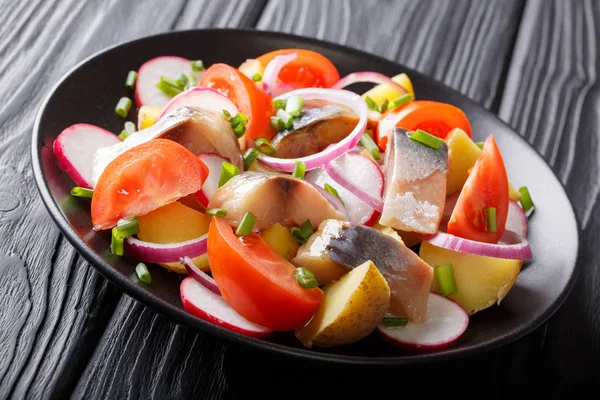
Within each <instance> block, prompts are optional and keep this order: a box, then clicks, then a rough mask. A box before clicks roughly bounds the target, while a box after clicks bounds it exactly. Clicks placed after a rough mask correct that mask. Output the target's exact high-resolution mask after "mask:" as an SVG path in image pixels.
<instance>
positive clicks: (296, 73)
mask: <svg viewBox="0 0 600 400" xmlns="http://www.w3.org/2000/svg"><path fill="white" fill-rule="evenodd" d="M288 53H296V54H297V55H298V56H297V57H296V59H295V60H294V61H292V62H290V63H289V64H287V65H286V66H285V67H283V68H282V69H281V72H279V79H280V80H281V81H282V82H284V83H289V84H291V85H294V86H297V87H299V88H307V87H322V88H329V87H331V86H333V85H334V84H335V83H336V82H337V81H339V80H340V73H339V72H338V70H337V68H336V67H335V65H333V63H332V62H331V61H329V59H328V58H327V57H325V56H324V55H322V54H319V53H317V52H316V51H312V50H305V49H282V50H275V51H272V52H270V53H266V54H263V55H262V56H260V57H258V58H257V60H258V61H259V62H260V63H261V64H262V65H263V66H265V67H266V66H267V64H268V63H269V62H270V61H271V60H272V59H274V58H275V57H276V56H279V55H282V54H288Z"/></svg>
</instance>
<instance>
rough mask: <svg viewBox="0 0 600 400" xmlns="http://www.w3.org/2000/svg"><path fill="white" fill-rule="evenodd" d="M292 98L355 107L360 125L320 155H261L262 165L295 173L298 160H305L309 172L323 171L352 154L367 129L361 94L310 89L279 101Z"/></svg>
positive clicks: (285, 95) (365, 109)
mask: <svg viewBox="0 0 600 400" xmlns="http://www.w3.org/2000/svg"><path fill="white" fill-rule="evenodd" d="M291 96H300V97H303V98H304V100H317V99H318V100H327V101H330V102H332V103H338V104H343V105H345V106H347V107H349V108H351V109H352V110H353V111H354V112H355V113H356V114H357V115H358V118H359V120H358V123H357V124H356V126H355V127H354V130H353V131H352V132H350V134H349V135H348V136H346V137H345V138H344V139H342V140H340V141H339V142H338V143H335V144H333V145H330V146H328V147H327V148H326V149H325V150H323V151H321V152H319V153H316V154H311V155H310V156H306V157H300V158H277V157H269V156H267V155H265V154H261V155H260V157H259V158H258V159H259V160H260V162H262V163H263V164H265V165H266V166H268V167H270V168H273V169H276V170H278V171H284V172H292V171H294V165H295V164H296V161H301V162H303V163H304V164H305V165H306V170H307V171H310V170H313V169H315V168H319V167H321V166H323V165H324V164H326V163H328V162H329V161H332V160H334V159H336V158H337V157H339V156H341V155H342V154H345V153H347V152H349V151H351V150H352V149H353V148H354V146H356V145H357V144H358V142H359V141H360V138H361V137H362V134H363V132H364V131H365V128H366V126H367V105H366V104H365V102H364V101H363V99H361V97H360V96H359V95H357V94H356V93H353V92H350V91H347V90H336V89H320V88H307V89H298V90H293V91H291V92H287V93H285V94H283V95H281V96H279V97H277V98H276V100H279V99H288V98H290V97H291Z"/></svg>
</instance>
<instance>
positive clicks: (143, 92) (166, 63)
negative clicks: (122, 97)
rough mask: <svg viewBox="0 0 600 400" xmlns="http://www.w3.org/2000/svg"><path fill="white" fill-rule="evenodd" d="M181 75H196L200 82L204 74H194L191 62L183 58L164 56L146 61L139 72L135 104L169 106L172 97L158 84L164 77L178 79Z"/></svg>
mask: <svg viewBox="0 0 600 400" xmlns="http://www.w3.org/2000/svg"><path fill="white" fill-rule="evenodd" d="M181 74H186V75H188V76H189V75H194V76H195V77H196V79H197V81H198V82H200V79H202V75H203V72H194V71H193V70H192V64H191V61H190V60H188V59H186V58H182V57H175V56H163V57H156V58H153V59H151V60H148V61H146V62H145V63H144V64H143V65H142V66H141V67H140V69H139V70H138V78H137V81H136V83H135V102H136V103H137V105H138V107H140V106H142V105H144V104H149V105H151V106H164V105H165V104H167V103H168V102H169V100H171V97H169V96H167V95H166V94H164V93H163V92H162V91H160V89H158V88H157V87H156V84H157V83H158V82H159V81H160V77H161V76H162V75H164V76H166V77H169V78H173V79H178V78H179V76H180V75H181Z"/></svg>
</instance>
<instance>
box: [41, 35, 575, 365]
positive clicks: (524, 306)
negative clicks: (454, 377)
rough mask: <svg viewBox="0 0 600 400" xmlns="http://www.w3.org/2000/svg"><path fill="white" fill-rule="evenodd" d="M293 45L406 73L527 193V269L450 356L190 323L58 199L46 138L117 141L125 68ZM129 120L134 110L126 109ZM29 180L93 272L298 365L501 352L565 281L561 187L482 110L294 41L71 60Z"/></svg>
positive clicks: (214, 43) (571, 218)
mask: <svg viewBox="0 0 600 400" xmlns="http://www.w3.org/2000/svg"><path fill="white" fill-rule="evenodd" d="M290 47H299V48H307V49H312V50H315V51H318V52H320V53H322V54H324V55H325V56H327V57H328V58H329V59H330V60H332V61H333V63H334V64H335V65H336V66H337V67H338V69H339V71H340V74H341V75H342V76H343V75H345V74H347V73H350V72H354V71H362V70H367V71H379V72H382V73H384V74H386V75H390V76H391V75H395V74H397V73H399V72H406V73H408V75H409V76H410V77H411V80H412V82H413V84H414V88H415V93H416V94H417V97H418V98H419V99H430V100H438V101H443V102H447V103H451V104H454V105H456V106H458V107H460V108H461V109H462V110H464V112H465V113H466V114H467V116H468V117H469V119H470V121H471V124H472V127H473V132H474V137H475V139H477V140H482V139H484V138H485V137H486V136H487V135H488V134H490V133H493V134H494V135H495V138H496V140H497V142H498V145H499V146H500V149H501V150H502V154H503V155H504V160H505V163H506V166H507V170H508V174H509V177H510V179H511V181H512V182H513V183H515V184H516V185H527V186H528V187H529V189H530V191H531V193H532V196H533V199H534V201H535V204H536V211H535V214H534V215H533V217H532V218H531V223H530V231H529V239H530V242H531V246H532V248H533V253H534V256H535V258H534V261H532V262H531V263H529V265H527V266H526V267H525V268H524V270H523V271H522V272H521V274H520V275H519V278H518V280H517V282H516V284H515V286H514V288H513V289H512V290H511V292H510V294H509V295H508V296H507V298H506V299H504V300H503V301H502V304H501V305H500V306H493V307H491V308H490V309H487V310H485V311H483V312H480V313H478V314H476V315H474V316H473V317H472V318H471V324H470V326H469V328H468V330H467V332H466V334H465V335H464V336H463V337H462V338H461V339H460V341H459V342H458V343H456V344H455V345H454V346H452V347H450V348H446V349H443V350H439V351H435V352H429V353H412V352H407V351H403V350H400V349H397V348H394V347H392V346H390V345H388V344H386V343H385V342H384V341H383V340H381V339H380V338H379V337H377V335H376V334H372V335H371V336H369V337H368V338H366V339H364V340H362V341H360V342H359V343H355V344H353V345H350V346H345V347H339V348H332V349H310V350H309V349H305V348H303V347H302V346H301V345H300V343H299V342H298V341H297V340H296V339H295V338H294V336H293V334H291V333H289V332H286V333H276V334H273V335H272V336H271V337H270V338H269V339H267V340H259V339H251V338H248V337H245V336H243V335H239V334H237V333H234V332H231V331H228V330H225V329H222V328H220V327H218V326H215V325H212V324H210V323H208V322H205V321H203V320H200V319H198V318H196V317H194V316H192V315H191V314H188V313H187V312H186V311H185V310H183V308H182V305H181V300H180V297H179V282H180V281H181V278H180V277H179V276H177V275H175V274H173V273H170V272H167V271H165V270H164V269H162V268H161V267H159V266H156V265H150V266H149V268H150V271H151V273H152V284H151V285H150V286H148V287H146V286H144V285H142V284H139V283H137V280H136V279H135V271H134V268H135V265H136V261H135V260H133V259H130V258H127V257H124V258H118V257H114V256H112V255H111V254H110V251H109V244H110V238H109V235H108V234H107V232H103V233H100V234H98V233H95V232H93V231H92V230H91V227H92V226H91V218H90V211H89V201H86V200H82V199H75V198H72V197H71V196H70V195H69V190H70V189H71V187H72V186H73V185H74V184H73V182H72V181H71V180H70V179H69V177H68V176H67V175H66V174H64V173H63V172H62V171H61V170H60V168H59V166H58V163H57V161H56V158H55V157H54V154H53V152H52V142H53V140H54V138H55V137H56V136H57V135H58V134H59V133H60V132H61V131H62V130H63V129H64V128H66V127H67V126H69V125H71V124H75V123H78V122H86V123H91V124H95V125H98V126H100V127H103V128H105V129H107V130H109V131H112V132H116V133H119V132H120V131H121V130H122V127H123V119H121V118H120V117H118V116H116V115H115V113H114V108H115V105H116V103H117V101H118V99H119V98H120V97H121V96H129V97H132V92H131V91H128V90H126V89H124V88H123V82H124V81H125V77H126V75H127V72H128V71H129V70H137V69H138V68H139V66H140V65H142V63H144V62H145V61H147V60H149V59H151V58H153V57H157V56H162V55H178V56H182V57H186V58H189V59H197V58H200V59H202V60H203V61H204V64H205V65H211V64H213V63H216V62H225V63H228V64H231V65H234V66H237V65H239V64H240V63H242V62H243V61H244V60H246V59H247V58H252V57H256V56H258V55H260V54H263V53H266V52H268V51H271V50H276V49H281V48H290ZM129 117H130V118H129V119H133V120H135V110H132V112H131V113H130V116H129ZM32 162H33V169H34V173H35V178H36V182H37V185H38V188H39V190H40V193H41V195H42V198H43V201H44V203H45V205H46V207H47V208H48V211H49V212H50V214H51V216H52V218H53V219H54V221H55V222H56V224H57V225H58V227H59V228H60V230H61V231H62V232H63V233H64V235H65V236H66V237H67V239H68V240H69V241H70V242H71V243H72V244H73V246H75V248H76V249H77V250H78V251H79V252H80V253H81V254H82V255H83V256H84V257H85V259H86V260H87V261H88V262H90V263H91V264H92V265H93V266H94V267H96V268H97V269H98V270H99V271H100V272H101V273H102V274H103V275H104V276H106V277H107V278H108V279H110V280H111V281H112V282H113V283H115V284H116V285H117V286H118V287H120V288H121V289H123V290H124V291H125V292H126V293H128V294H129V295H131V296H133V297H134V298H136V299H138V300H140V301H142V302H144V303H145V304H147V305H148V306H150V307H152V308H154V309H155V310H157V311H159V312H161V313H164V314H166V315H168V316H170V317H171V318H173V319H174V320H176V321H178V322H181V323H184V324H187V325H190V326H193V327H196V328H199V329H201V330H203V331H207V332H210V333H211V334H215V335H219V336H221V337H224V338H227V339H231V340H235V341H238V342H242V343H246V344H249V345H252V346H256V347H258V348H262V349H265V350H269V351H273V352H278V353H283V354H289V355H294V356H299V357H303V358H308V359H316V360H323V361H334V362H342V363H359V364H407V363H414V362H425V361H434V360H442V359H449V358H452V357H457V356H465V355H470V354H475V353H478V352H481V351H483V350H489V349H492V348H496V347H499V346H502V345H504V344H507V343H509V342H511V341H514V340H516V339H517V338H519V337H521V336H523V335H525V334H527V333H528V332H530V331H532V330H533V329H535V328H536V327H538V326H539V325H541V324H542V323H543V322H544V321H546V320H547V319H548V318H549V317H550V316H551V315H552V314H553V313H554V312H555V311H556V310H557V309H558V307H559V306H560V305H561V304H562V303H563V301H564V300H565V297H566V296H567V295H568V293H569V291H570V289H571V287H572V286H573V282H574V279H575V275H576V265H577V254H578V245H579V231H578V224H577V220H576V216H575V214H574V212H573V208H572V206H571V204H570V202H569V199H568V198H567V196H566V194H565V191H564V189H563V187H562V185H561V183H560V182H559V180H558V179H557V178H556V176H555V175H554V173H553V172H552V170H551V169H550V167H549V166H548V165H547V164H546V162H545V161H544V160H543V159H542V157H541V156H540V155H539V154H538V153H537V152H536V150H534V149H533V148H531V147H530V146H529V145H528V144H527V143H526V142H525V141H524V140H523V139H522V138H521V136H519V135H518V134H517V133H515V132H514V131H513V130H512V129H511V128H510V127H509V126H507V125H506V124H504V123H503V122H502V121H500V120H499V119H498V118H497V117H496V116H495V115H494V114H492V113H491V112H489V111H487V110H485V109H484V108H483V107H481V106H480V105H478V104H476V103H475V102H473V101H471V100H469V99H468V98H467V97H465V96H463V95H462V94H460V93H458V92H456V91H454V90H452V89H450V88H448V87H446V86H444V85H443V84H441V83H439V82H437V81H435V80H433V79H432V78H429V77H427V76H425V75H422V74H420V73H418V72H415V71H413V70H411V69H409V68H406V67H404V66H402V65H398V64H396V63H393V62H391V61H388V60H385V59H383V58H379V57H376V56H373V55H370V54H367V53H364V52H361V51H357V50H353V49H349V48H346V47H343V46H338V45H335V44H331V43H326V42H322V41H317V40H311V39H306V38H301V37H297V36H292V35H287V34H281V33H272V32H258V31H243V30H195V31H185V32H174V33H167V34H162V35H157V36H152V37H147V38H143V39H139V40H136V41H133V42H129V43H125V44H122V45H119V46H116V47H113V48H110V49H108V50H105V51H103V52H101V53H98V54H96V55H94V56H92V57H90V58H88V59H87V60H85V61H83V62H81V63H80V64H79V65H78V66H76V67H75V68H74V69H73V70H72V71H70V72H69V73H68V74H67V75H66V76H65V77H64V78H63V79H62V80H61V81H60V82H59V83H58V84H57V85H56V86H55V87H54V89H53V90H52V93H51V94H50V95H49V96H48V98H47V99H46V100H45V102H44V104H43V105H42V107H41V109H40V111H39V114H38V116H37V120H36V122H35V126H34V129H33V140H32Z"/></svg>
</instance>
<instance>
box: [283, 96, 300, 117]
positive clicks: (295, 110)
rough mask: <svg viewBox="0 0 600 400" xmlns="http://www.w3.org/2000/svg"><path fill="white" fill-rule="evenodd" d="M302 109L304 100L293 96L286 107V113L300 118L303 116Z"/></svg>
mask: <svg viewBox="0 0 600 400" xmlns="http://www.w3.org/2000/svg"><path fill="white" fill-rule="evenodd" d="M302 107H304V98H303V97H300V96H291V97H290V98H289V99H288V100H287V104H286V105H285V112H287V113H288V114H290V115H291V116H292V117H299V116H300V115H302Z"/></svg>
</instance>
